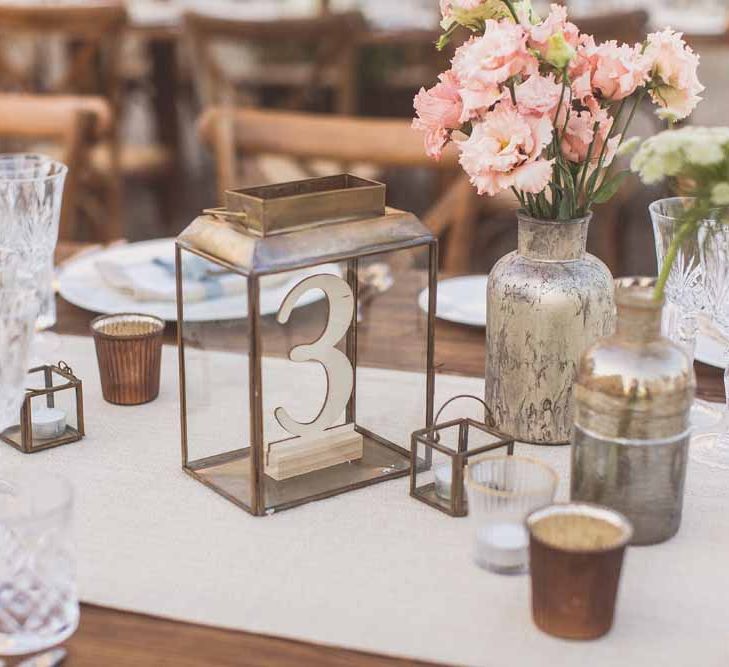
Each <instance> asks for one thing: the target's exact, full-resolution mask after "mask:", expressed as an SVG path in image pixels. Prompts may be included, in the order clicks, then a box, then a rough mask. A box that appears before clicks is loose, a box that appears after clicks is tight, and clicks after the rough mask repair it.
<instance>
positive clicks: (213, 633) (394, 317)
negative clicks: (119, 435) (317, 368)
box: [56, 244, 723, 667]
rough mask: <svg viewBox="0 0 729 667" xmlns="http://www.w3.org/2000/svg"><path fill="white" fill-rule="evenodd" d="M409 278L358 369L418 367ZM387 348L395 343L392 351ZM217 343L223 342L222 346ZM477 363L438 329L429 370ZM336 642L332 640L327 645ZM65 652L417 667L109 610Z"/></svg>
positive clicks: (70, 313)
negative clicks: (411, 338)
mask: <svg viewBox="0 0 729 667" xmlns="http://www.w3.org/2000/svg"><path fill="white" fill-rule="evenodd" d="M78 249H79V246H78V245H70V244H67V245H65V246H63V247H61V248H59V259H62V258H63V257H66V256H68V255H69V254H72V253H73V252H76V251H78ZM415 277H416V276H415V274H411V275H410V276H406V277H404V278H401V279H399V280H396V285H395V287H394V288H393V289H392V290H391V291H390V292H388V293H387V294H386V295H383V296H382V297H380V298H379V299H378V300H376V301H374V302H373V303H372V305H371V306H370V307H369V308H370V309H371V310H370V311H369V312H367V313H366V317H365V323H364V324H362V325H361V326H362V327H366V326H367V324H366V322H367V321H368V320H371V321H373V322H378V323H383V322H384V323H386V324H384V325H383V326H387V327H388V335H387V336H386V337H385V338H386V340H385V343H384V344H383V345H382V346H372V347H370V348H368V349H366V350H364V351H363V357H364V358H363V359H362V363H364V364H365V365H373V364H375V365H381V366H386V367H390V368H401V369H413V368H420V367H421V365H420V364H421V361H422V360H421V355H420V354H419V353H417V352H410V351H409V350H410V346H408V345H407V340H408V338H407V336H408V335H411V330H412V327H413V322H414V321H415V320H416V319H417V310H416V306H415V297H416V294H417V291H418V289H419V281H418V280H415V279H414V278H415ZM323 309H324V306H323V305H322V304H316V305H313V306H309V307H307V308H305V309H302V310H301V316H302V318H303V319H304V326H306V327H307V331H311V332H315V331H317V330H318V328H320V327H321V322H322V319H321V317H322V315H323V314H324V313H323ZM93 317H94V314H93V313H89V312H87V311H84V310H81V309H80V308H76V307H75V306H71V305H70V304H68V303H66V302H65V301H63V300H60V299H59V303H58V324H57V326H56V331H58V332H59V333H66V334H79V335H88V331H89V322H90V320H91V319H92V318H93ZM265 320H266V321H265V322H264V327H263V337H264V341H267V342H269V343H270V344H271V347H270V348H269V350H270V349H273V351H274V353H283V352H284V351H286V349H287V344H286V341H285V340H283V339H280V337H279V338H277V336H279V333H278V332H277V330H276V327H275V324H274V323H273V321H272V320H271V318H265ZM174 335H175V328H174V326H172V325H170V326H168V329H167V332H166V336H167V340H168V342H173V340H174ZM393 341H396V344H394V345H393ZM223 342H225V341H223ZM484 364H485V352H484V342H483V331H482V330H479V329H474V328H470V327H464V326H459V325H454V324H449V323H446V322H438V323H437V327H436V365H437V368H438V372H440V373H455V374H463V375H473V376H481V375H482V374H483V368H484ZM697 374H698V376H699V381H700V388H701V394H702V395H703V396H705V397H708V398H714V399H715V400H723V399H722V397H723V379H722V373H721V372H720V371H719V370H717V369H715V368H711V367H708V366H704V365H703V364H697ZM333 641H336V638H333ZM66 647H67V648H68V651H69V660H68V661H67V663H66V664H67V665H68V667H100V666H101V665H103V666H107V665H108V666H110V667H111V666H114V667H127V666H128V667H132V666H133V667H147V666H149V667H151V666H153V665H163V664H165V665H166V664H170V665H175V666H176V667H185V666H188V665H189V666H190V667H193V666H194V667H205V666H208V665H209V666H210V667H212V666H215V667H225V666H228V665H230V666H231V667H232V666H233V665H235V666H236V667H240V666H241V665H263V664H265V665H283V666H285V665H292V666H293V665H297V666H301V665H312V666H317V667H327V666H335V665H336V666H345V665H347V666H349V667H352V666H360V665H361V666H365V665H398V664H423V663H416V662H412V661H403V660H397V659H392V658H386V657H383V656H376V655H370V654H365V653H359V652H356V651H349V650H344V649H338V648H330V647H324V646H318V645H314V644H307V643H304V642H298V641H291V640H284V639H278V638H274V637H268V636H263V635H255V634H251V633H246V632H234V631H227V630H220V629H214V628H207V627H203V626H197V625H190V624H187V623H178V622H173V621H168V620H162V619H158V618H152V617H148V616H143V615H140V614H133V613H127V612H121V611H115V610H111V609H106V608H101V607H96V606H91V605H82V612H81V625H80V627H79V630H78V631H77V632H76V634H75V635H74V636H73V637H72V638H71V639H70V640H69V641H68V642H67V643H66Z"/></svg>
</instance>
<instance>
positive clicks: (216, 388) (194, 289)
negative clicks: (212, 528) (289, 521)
mask: <svg viewBox="0 0 729 667" xmlns="http://www.w3.org/2000/svg"><path fill="white" fill-rule="evenodd" d="M180 256H181V259H182V263H183V266H186V267H193V268H188V269H187V270H186V271H183V274H182V281H181V282H182V295H183V296H182V303H183V314H184V319H183V322H182V325H181V328H180V334H181V337H182V343H183V346H182V349H183V356H184V372H185V384H184V386H185V396H184V398H185V414H186V429H187V459H188V460H187V463H188V464H189V466H190V468H192V470H197V472H198V474H200V475H201V476H202V477H203V481H204V480H205V479H210V480H211V481H213V482H215V483H216V484H221V485H223V486H224V487H225V488H226V491H227V492H228V493H230V494H231V495H232V496H233V497H234V498H235V499H236V500H237V501H238V502H239V503H240V504H243V505H245V506H246V507H247V508H250V507H251V506H252V494H253V489H252V486H251V484H250V474H249V468H250V431H249V424H250V418H249V409H250V408H249V384H248V347H249V346H248V342H249V336H248V323H247V316H248V296H247V293H246V291H247V282H246V279H245V277H244V276H240V275H237V274H233V273H230V272H228V270H227V269H226V267H224V266H222V265H220V264H217V263H215V262H212V261H210V260H208V259H205V258H202V257H200V256H198V255H196V254H194V253H191V252H189V251H187V250H185V249H181V255H180ZM201 276H202V278H201ZM208 280H210V281H211V285H209V286H208V289H211V290H212V289H214V290H221V289H226V290H228V294H227V295H226V296H224V297H221V298H219V299H202V298H201V289H200V287H201V285H200V283H205V282H206V281H208ZM223 281H224V282H223ZM221 282H223V286H222V287H221V285H220V283H221ZM214 283H217V285H215V284H214ZM203 287H205V286H204V285H203ZM204 308H219V309H220V311H219V312H225V313H228V314H230V315H231V316H234V315H235V318H233V319H219V320H213V321H210V320H208V319H207V315H206V313H205V311H204V310H203V309H204ZM218 464H219V465H218Z"/></svg>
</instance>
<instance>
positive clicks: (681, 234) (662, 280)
mask: <svg viewBox="0 0 729 667" xmlns="http://www.w3.org/2000/svg"><path fill="white" fill-rule="evenodd" d="M695 227H696V222H695V221H693V220H688V221H687V222H684V223H683V224H682V225H681V227H679V229H678V231H677V232H676V236H674V237H673V240H672V241H671V245H670V246H669V247H668V250H667V252H666V256H665V257H664V258H663V267H662V268H661V273H660V275H659V276H658V280H657V281H656V288H655V290H654V292H653V298H654V299H656V301H662V300H663V297H664V294H665V292H666V283H667V282H668V278H669V276H670V275H671V269H672V268H673V264H674V262H675V261H676V256H677V255H678V251H679V250H680V248H681V244H682V243H683V242H684V241H685V240H686V239H687V238H688V237H689V235H690V234H691V233H692V232H693V230H694V229H695Z"/></svg>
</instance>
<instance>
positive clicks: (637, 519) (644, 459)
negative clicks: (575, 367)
mask: <svg viewBox="0 0 729 667" xmlns="http://www.w3.org/2000/svg"><path fill="white" fill-rule="evenodd" d="M615 298H616V302H617V309H618V321H617V331H616V333H615V335H613V336H609V337H607V338H604V339H602V340H601V341H599V342H598V343H597V344H595V345H594V346H593V347H591V348H590V349H589V350H588V351H587V352H586V353H585V354H584V356H583V358H582V361H581V363H580V368H579V371H578V374H577V384H576V388H575V396H576V401H577V407H576V415H575V435H574V440H573V447H572V482H571V489H572V499H573V500H578V501H588V502H593V503H598V504H601V505H606V506H608V507H611V508H613V509H616V510H618V511H619V512H621V513H623V514H624V515H625V516H626V517H627V518H628V519H630V521H631V522H632V523H633V526H634V534H633V540H632V543H633V544H655V543H658V542H663V541H665V540H667V539H669V538H671V537H672V536H673V535H675V534H676V532H677V531H678V528H679V525H680V522H681V508H682V505H683V488H684V480H685V478H686V462H687V457H688V447H689V413H690V410H691V404H692V402H693V398H694V393H695V389H696V379H695V376H694V371H693V367H692V365H691V362H690V360H689V359H688V357H687V355H686V354H685V353H684V352H683V351H682V350H681V349H680V348H679V347H678V346H677V345H675V344H674V343H672V342H671V341H669V340H668V339H667V338H664V337H663V336H661V315H662V310H663V304H662V303H661V302H658V301H656V300H655V299H654V298H653V288H652V286H651V281H650V280H649V279H624V280H621V281H618V282H617V288H616V295H615Z"/></svg>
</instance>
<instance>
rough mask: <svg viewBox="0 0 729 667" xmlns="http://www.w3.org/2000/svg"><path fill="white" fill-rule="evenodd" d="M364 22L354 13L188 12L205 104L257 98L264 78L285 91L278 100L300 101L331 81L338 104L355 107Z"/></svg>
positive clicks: (295, 104) (294, 104)
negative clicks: (247, 15) (244, 15)
mask: <svg viewBox="0 0 729 667" xmlns="http://www.w3.org/2000/svg"><path fill="white" fill-rule="evenodd" d="M363 26H364V22H363V19H362V17H361V15H360V14H359V13H345V14H331V13H324V14H322V15H319V16H314V17H311V18H281V19H277V20H271V21H252V20H242V19H234V18H221V17H218V16H213V15H207V14H203V13H197V12H189V13H187V14H186V15H185V32H186V35H187V38H188V41H189V44H190V49H191V53H192V61H193V65H194V67H195V68H196V72H195V74H196V77H197V83H198V89H199V92H200V95H201V97H202V99H203V102H204V104H205V105H206V106H209V105H214V104H235V103H244V102H246V101H249V102H250V101H253V100H255V103H256V104H259V103H260V99H259V98H257V97H256V92H257V91H258V90H260V88H261V87H262V86H268V87H279V88H282V89H285V90H286V91H287V95H286V97H285V98H284V99H283V102H282V104H281V106H284V107H286V108H291V109H303V108H306V107H307V105H308V103H309V102H310V99H311V97H312V95H313V94H314V93H315V92H317V91H319V90H321V88H322V87H329V88H331V89H332V90H333V91H334V95H335V108H336V110H337V111H339V112H341V113H346V112H351V111H353V106H354V95H355V85H356V81H355V77H354V65H355V62H354V61H355V52H356V42H357V36H358V34H359V32H360V30H361V29H362V28H363ZM246 65H248V66H246Z"/></svg>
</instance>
